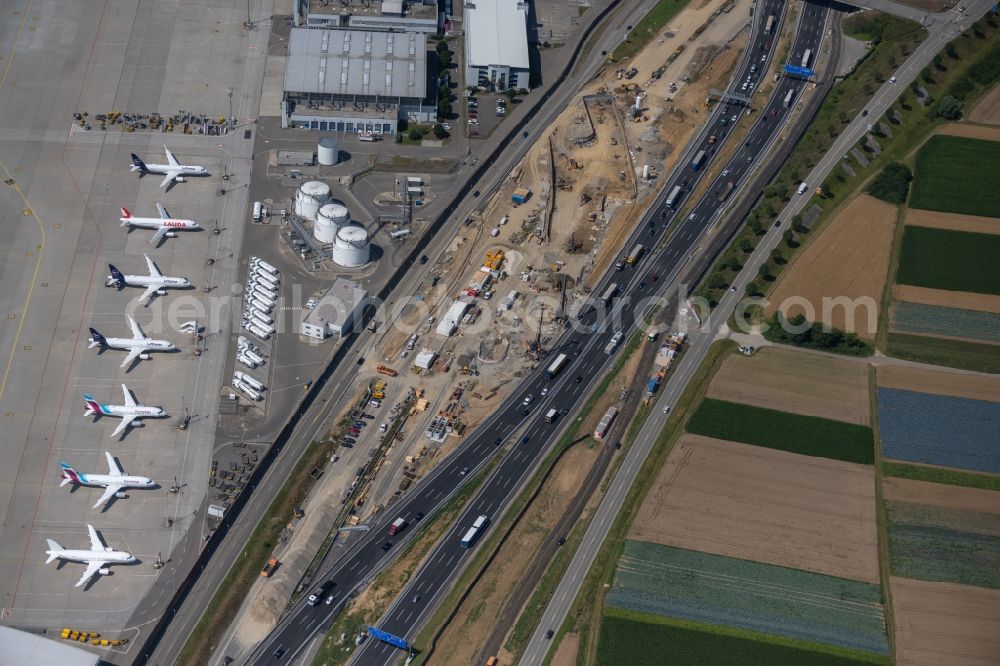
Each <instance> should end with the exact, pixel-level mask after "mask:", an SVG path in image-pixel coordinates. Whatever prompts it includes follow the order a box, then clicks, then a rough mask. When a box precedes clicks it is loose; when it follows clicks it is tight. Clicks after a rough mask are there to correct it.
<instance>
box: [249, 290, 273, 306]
mask: <svg viewBox="0 0 1000 666" xmlns="http://www.w3.org/2000/svg"><path fill="white" fill-rule="evenodd" d="M250 294H251V295H252V296H253V297H254V299H256V300H258V301H260V302H262V303H265V304H267V305H270V306H273V305H274V296H272V295H271V294H269V293H268V292H266V291H264V290H263V289H256V288H255V289H254V290H253V291H252V292H250Z"/></svg>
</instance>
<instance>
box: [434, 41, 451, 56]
mask: <svg viewBox="0 0 1000 666" xmlns="http://www.w3.org/2000/svg"><path fill="white" fill-rule="evenodd" d="M434 49H435V50H436V51H437V52H438V53H444V52H445V51H450V50H451V49H449V48H448V42H446V41H444V40H443V39H442V40H441V41H439V42H438V43H437V44H436V45H435V46H434Z"/></svg>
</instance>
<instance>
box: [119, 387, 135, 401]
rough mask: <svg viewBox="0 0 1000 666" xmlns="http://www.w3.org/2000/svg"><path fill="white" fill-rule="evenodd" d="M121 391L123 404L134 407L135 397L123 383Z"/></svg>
mask: <svg viewBox="0 0 1000 666" xmlns="http://www.w3.org/2000/svg"><path fill="white" fill-rule="evenodd" d="M122 393H124V394H125V404H126V405H127V406H128V407H135V406H136V401H135V398H133V397H132V394H131V393H129V392H128V387H127V386H125V385H124V384H122Z"/></svg>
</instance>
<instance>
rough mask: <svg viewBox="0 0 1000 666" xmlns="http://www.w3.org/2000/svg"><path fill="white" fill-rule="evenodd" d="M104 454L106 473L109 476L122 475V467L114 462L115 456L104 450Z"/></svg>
mask: <svg viewBox="0 0 1000 666" xmlns="http://www.w3.org/2000/svg"><path fill="white" fill-rule="evenodd" d="M104 455H106V456H107V457H108V475H109V476H124V474H123V473H122V468H121V467H119V466H118V463H116V462H115V457H114V456H113V455H111V452H110V451H105V452H104Z"/></svg>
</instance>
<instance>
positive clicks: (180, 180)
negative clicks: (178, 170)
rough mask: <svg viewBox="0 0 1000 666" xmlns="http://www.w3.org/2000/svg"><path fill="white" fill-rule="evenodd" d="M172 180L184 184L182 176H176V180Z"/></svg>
mask: <svg viewBox="0 0 1000 666" xmlns="http://www.w3.org/2000/svg"><path fill="white" fill-rule="evenodd" d="M174 180H176V181H177V182H178V183H183V182H184V176H177V177H176V178H174Z"/></svg>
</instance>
